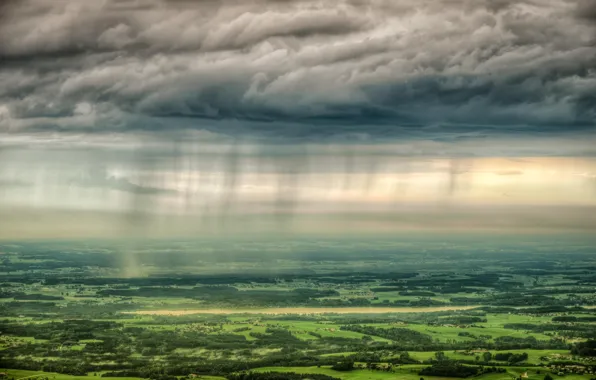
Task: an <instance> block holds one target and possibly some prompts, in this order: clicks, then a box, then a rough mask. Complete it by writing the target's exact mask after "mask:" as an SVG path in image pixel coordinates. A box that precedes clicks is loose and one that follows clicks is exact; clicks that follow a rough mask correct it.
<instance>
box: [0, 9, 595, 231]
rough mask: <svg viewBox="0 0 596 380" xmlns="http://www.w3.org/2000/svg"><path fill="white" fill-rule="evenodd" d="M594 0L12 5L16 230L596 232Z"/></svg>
mask: <svg viewBox="0 0 596 380" xmlns="http://www.w3.org/2000/svg"><path fill="white" fill-rule="evenodd" d="M595 62H596V3H595V2H594V1H592V0H517V1H514V0H415V1H414V0H403V1H392V0H391V1H390V0H325V1H321V0H317V1H311V0H251V1H232V0H229V1H225V0H220V1H218V0H196V1H190V0H144V1H139V0H97V1H80V0H9V1H2V2H1V3H0V215H1V216H2V218H0V238H2V239H16V238H19V239H21V238H32V239H35V238H54V237H55V238H64V237H81V238H84V237H121V236H132V235H135V236H164V237H169V236H189V235H192V236H196V235H201V236H221V237H223V238H230V236H236V235H240V234H249V235H250V234H262V235H263V236H270V235H279V234H289V235H293V234H323V235H325V234H334V235H339V236H342V235H345V236H353V235H355V234H356V235H358V234H362V235H372V234H393V233H404V232H405V233H407V232H408V231H414V230H415V231H420V230H422V231H429V232H433V231H457V232H459V233H463V234H465V233H471V232H472V231H484V232H486V231H498V232H503V231H505V232H510V233H523V232H539V233H553V232H557V233H561V234H565V233H588V234H589V233H590V232H592V231H594V229H595V228H596V216H595V215H596V212H595V211H596V210H595V207H596V63H595Z"/></svg>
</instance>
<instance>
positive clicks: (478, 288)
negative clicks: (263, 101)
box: [0, 242, 596, 380]
mask: <svg viewBox="0 0 596 380" xmlns="http://www.w3.org/2000/svg"><path fill="white" fill-rule="evenodd" d="M98 244H99V243H98ZM114 244H115V243H114ZM297 244H298V243H297ZM469 244H470V246H469V247H468V248H466V250H469V251H470V252H472V251H473V252H475V254H474V255H467V256H466V255H464V256H462V255H461V253H457V254H456V253H455V252H451V251H449V250H446V249H445V247H444V245H437V246H436V247H434V248H433V246H432V245H430V246H428V247H427V248H426V251H427V252H426V253H425V255H426V257H427V258H426V259H425V261H424V263H422V262H420V260H419V256H418V255H419V253H418V252H416V248H415V246H408V249H404V248H403V244H401V245H395V246H393V245H391V244H390V243H387V244H385V246H386V247H387V248H386V250H382V251H375V252H374V253H371V254H369V255H368V256H367V260H362V255H360V254H359V253H358V254H356V253H355V252H351V251H350V250H349V249H347V248H346V250H347V251H346V252H345V253H344V255H342V256H341V260H340V259H339V257H338V258H335V259H334V258H333V257H332V255H331V254H329V253H325V249H326V247H325V246H324V245H323V246H321V247H320V252H322V253H320V255H321V257H325V259H324V260H322V259H320V260H316V259H313V257H312V255H307V256H305V257H301V256H300V255H298V254H296V255H294V256H293V257H292V258H291V259H290V258H289V257H284V259H283V260H280V262H282V263H281V264H280V266H279V267H278V268H277V269H275V270H268V271H255V270H238V269H235V270H222V268H224V266H222V265H221V263H220V262H213V263H211V262H210V260H215V259H214V257H215V256H214V255H211V256H209V257H206V256H200V255H197V254H196V253H195V252H194V251H193V252H187V251H185V249H182V248H180V250H179V251H177V253H175V254H172V255H173V256H172V264H171V265H164V263H163V258H162V256H161V253H160V249H161V248H159V247H155V246H152V245H151V243H147V246H144V247H142V248H139V252H137V253H135V262H136V263H137V265H141V266H142V268H143V271H145V272H146V273H145V274H144V275H142V276H133V277H130V276H123V275H122V270H123V269H122V267H121V266H120V260H119V258H118V256H117V254H116V252H119V251H118V249H117V247H116V246H109V245H108V246H103V245H100V246H98V247H97V248H96V249H95V250H94V249H92V248H90V247H89V246H88V245H86V246H85V248H84V249H83V248H80V247H79V246H78V245H77V243H75V242H61V243H58V242H53V243H43V244H42V243H38V244H33V243H29V244H23V243H20V244H7V245H0V254H1V255H2V256H1V257H2V263H3V266H2V272H1V273H0V277H1V278H0V282H1V283H2V289H1V293H0V294H1V298H0V300H1V301H2V302H0V333H1V334H0V355H1V359H2V360H1V361H0V372H1V373H4V375H2V376H3V377H5V378H8V379H9V380H13V379H14V380H18V379H24V378H40V380H45V378H47V379H48V380H50V379H51V380H55V379H57V380H87V379H88V380H91V379H96V378H98V377H102V378H114V379H116V380H132V379H155V380H179V379H191V378H200V379H211V380H214V379H230V380H251V379H263V380H274V379H309V378H313V377H316V378H317V379H321V380H324V379H327V380H330V379H405V380H408V379H411V380H419V379H420V378H424V380H441V379H456V378H458V379H459V378H475V379H476V378H478V379H482V380H485V379H486V380H505V379H520V378H521V379H530V380H545V379H546V380H551V379H567V380H580V379H581V380H590V379H593V378H596V342H595V339H596V313H595V312H594V309H593V306H595V305H596V295H595V290H596V282H595V281H594V276H593V273H594V272H593V271H592V269H591V268H596V262H595V261H596V260H595V259H594V257H593V255H591V252H589V251H585V250H584V248H582V247H575V248H574V247H565V249H566V250H567V251H568V252H569V253H568V255H569V256H568V259H567V260H560V256H558V253H557V254H555V251H556V252H559V250H560V249H562V248H561V247H556V246H555V247H551V246H549V247H545V246H541V245H540V243H535V244H536V247H535V250H536V252H539V253H533V251H532V250H530V249H528V250H527V251H525V252H524V254H523V255H521V256H520V253H519V252H515V251H514V250H513V249H512V252H511V253H503V254H500V255H499V257H497V258H496V257H495V256H494V255H492V253H491V252H492V250H491V249H490V247H484V246H483V245H482V244H481V242H479V243H478V244H476V243H469ZM172 245H173V246H175V243H172ZM183 246H184V247H188V246H189V243H188V242H186V243H185V244H184V245H183ZM400 247H401V248H400ZM335 248H336V247H334V249H335ZM457 250H458V252H460V251H461V250H462V247H461V246H458V248H457ZM549 250H552V251H553V253H552V254H550V253H549V252H550V251H549ZM270 251H271V250H269V249H264V252H270ZM462 257H463V258H462ZM520 257H523V260H520ZM244 260H251V263H250V265H249V267H250V268H255V267H258V266H259V265H258V264H257V263H262V265H265V263H269V262H273V263H276V260H277V259H276V258H275V257H274V256H271V254H270V253H267V254H263V255H257V254H255V255H254V256H250V255H249V256H248V258H246V257H244ZM242 264H243V263H242V262H233V263H231V265H230V266H229V267H228V268H241V267H242ZM210 265H212V266H211V270H208V269H206V268H208V267H209V266H210ZM305 267H308V270H307V271H306V270H305V269H304V268H305ZM354 268H357V269H354ZM379 268H382V269H379ZM445 268H451V269H450V270H445ZM453 268H457V269H456V270H454V269H453ZM549 378H550V379H549Z"/></svg>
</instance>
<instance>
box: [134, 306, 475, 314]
mask: <svg viewBox="0 0 596 380" xmlns="http://www.w3.org/2000/svg"><path fill="white" fill-rule="evenodd" d="M475 307H478V305H475V306H439V307H337V308H331V307H283V308H259V309H192V310H176V309H173V310H172V309H166V310H137V311H130V312H124V313H127V314H137V315H171V316H176V315H192V314H222V315H227V314H270V315H280V314H297V315H304V314H391V313H432V312H437V311H454V310H470V309H473V308H475Z"/></svg>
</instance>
